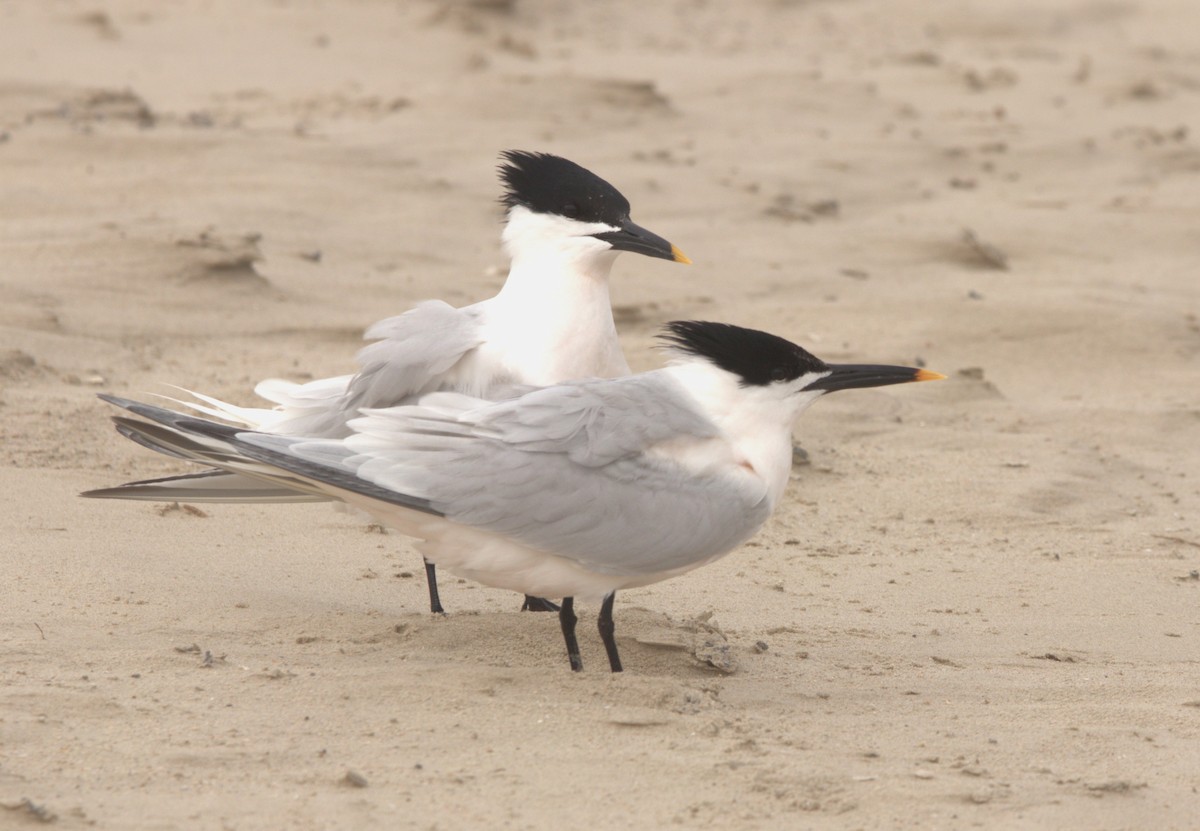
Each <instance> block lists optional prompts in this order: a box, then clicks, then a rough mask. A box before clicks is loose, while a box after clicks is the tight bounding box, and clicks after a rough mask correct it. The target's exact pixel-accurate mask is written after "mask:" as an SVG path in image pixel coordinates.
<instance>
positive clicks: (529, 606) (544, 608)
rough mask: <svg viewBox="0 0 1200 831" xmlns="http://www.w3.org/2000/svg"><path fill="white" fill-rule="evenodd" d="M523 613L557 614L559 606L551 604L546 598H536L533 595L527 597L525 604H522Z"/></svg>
mask: <svg viewBox="0 0 1200 831" xmlns="http://www.w3.org/2000/svg"><path fill="white" fill-rule="evenodd" d="M521 611H522V612H557V611H558V604H557V603H551V602H550V601H549V600H547V599H546V598H544V597H534V596H533V595H532V594H527V595H525V602H524V603H522V604H521Z"/></svg>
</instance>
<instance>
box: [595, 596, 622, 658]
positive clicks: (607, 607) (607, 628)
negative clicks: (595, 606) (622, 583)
mask: <svg viewBox="0 0 1200 831" xmlns="http://www.w3.org/2000/svg"><path fill="white" fill-rule="evenodd" d="M616 599H617V593H616V592H609V593H608V594H606V595H604V602H603V603H601V604H600V617H598V618H597V619H596V623H597V625H598V626H599V627H600V640H602V641H604V650H605V651H606V652H607V653H608V665H609V666H610V667H612V671H613V672H620V671H621V656H620V655H618V654H617V639H616V638H614V637H613V632H614V631H616V626H615V625H614V624H613V618H612V607H613V601H614V600H616Z"/></svg>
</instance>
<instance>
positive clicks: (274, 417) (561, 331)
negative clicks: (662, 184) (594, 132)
mask: <svg viewBox="0 0 1200 831" xmlns="http://www.w3.org/2000/svg"><path fill="white" fill-rule="evenodd" d="M502 159H503V163H502V164H501V166H500V168H499V174H500V179H501V181H502V182H503V184H504V194H503V196H502V197H501V200H500V201H501V203H502V205H503V206H504V208H505V215H506V221H505V225H504V231H503V234H502V237H501V239H502V241H503V244H504V248H505V250H506V252H507V253H508V255H509V256H510V257H511V259H512V265H511V268H510V270H509V273H508V277H507V279H506V280H505V283H504V286H503V287H502V288H501V289H500V292H499V293H498V294H497V295H496V296H495V297H492V298H490V299H488V300H484V301H482V302H479V303H475V304H474V305H470V306H464V307H462V308H455V307H453V306H451V305H449V304H447V303H444V302H442V301H439V300H432V301H428V302H425V303H422V304H420V305H418V306H417V307H416V308H414V309H412V310H411V311H409V312H406V313H405V314H402V315H399V316H397V317H391V318H388V319H386V320H383V321H380V322H379V323H376V324H375V325H373V326H371V327H370V328H369V329H367V331H366V334H365V336H364V337H365V339H367V340H371V341H374V343H372V344H370V345H369V346H367V347H365V348H363V349H362V350H361V351H360V352H359V353H358V355H357V363H358V366H359V370H358V372H357V373H356V374H354V375H343V376H339V377H335V378H323V379H320V380H316V381H310V382H308V383H303V384H297V383H292V382H290V381H283V380H278V379H272V380H267V381H263V382H261V383H260V384H258V385H257V386H256V387H255V392H256V393H257V394H258V395H259V397H261V398H264V399H266V400H267V401H270V402H272V403H273V404H274V405H275V406H274V408H272V409H265V408H255V407H238V406H235V405H233V404H228V403H226V402H224V401H219V400H217V399H215V398H212V397H211V396H207V395H203V394H199V393H195V392H191V391H186V392H188V394H189V395H191V396H193V397H194V398H195V399H196V400H197V401H198V402H201V403H195V402H188V401H181V402H178V403H182V404H184V405H185V406H188V407H191V408H192V409H194V410H196V411H198V412H202V413H206V414H208V415H212V416H216V417H218V418H222V419H225V420H227V421H230V422H232V423H234V424H237V425H239V426H241V427H248V428H250V429H252V430H255V431H258V432H265V433H276V434H283V435H288V436H292V437H299V436H302V437H309V438H343V437H345V436H347V435H349V434H350V432H351V427H350V426H349V422H350V421H351V419H354V418H356V417H358V415H359V412H360V411H361V410H362V409H364V408H381V407H393V406H396V405H399V404H404V403H408V402H411V401H414V400H415V399H416V397H417V396H420V395H424V394H427V393H430V392H435V391H439V390H441V391H444V390H454V391H459V392H464V393H467V394H470V395H472V396H477V397H480V398H486V399H491V398H499V397H502V396H504V395H505V394H507V391H508V390H510V389H512V388H514V387H516V386H518V385H534V386H545V385H548V384H556V383H560V382H562V381H569V380H574V379H579V378H613V377H617V376H622V375H627V374H629V371H630V370H629V364H628V363H626V361H625V356H624V354H623V353H622V351H621V345H620V343H619V341H618V340H617V331H616V326H615V324H614V322H613V315H612V304H611V301H610V299H609V291H608V278H609V273H610V271H611V270H612V267H613V263H614V261H615V260H616V257H617V255H618V254H619V253H620V252H622V251H632V252H634V253H637V254H643V255H645V256H648V257H654V258H658V259H664V260H673V261H674V262H679V263H685V264H687V263H690V262H691V260H689V259H688V258H687V257H686V256H685V255H684V254H683V252H682V251H680V250H679V249H678V248H676V247H675V246H674V245H672V244H671V243H669V242H667V240H665V239H663V238H662V237H660V236H658V235H657V234H654V233H651V232H650V231H648V230H646V229H645V228H643V227H641V226H640V225H638V224H636V223H635V222H634V221H633V220H632V219H631V218H630V206H629V200H627V199H626V198H625V197H624V196H623V195H622V194H621V193H620V191H618V190H617V189H616V188H615V187H613V186H612V185H611V184H609V183H608V182H606V181H605V180H604V179H601V178H600V177H599V176H597V175H596V174H594V173H592V172H591V171H589V170H586V169H585V168H583V167H581V166H579V165H578V164H576V163H575V162H572V161H569V160H568V159H564V158H562V157H560V156H554V155H551V154H549V153H531V152H526V151H522V150H509V151H506V152H504V153H503V154H502ZM90 495H91V496H96V497H108V498H115V499H140V500H150V501H160V502H162V501H187V502H304V501H323V500H326V499H328V497H327V496H325V495H323V494H321V493H317V492H308V493H297V492H296V491H295V490H291V489H287V488H280V487H277V486H275V485H273V484H271V483H267V482H263V481H262V480H261V479H256V478H253V477H247V476H245V475H242V474H241V473H239V472H236V471H226V470H211V471H205V472H201V473H191V474H185V475H181V476H170V477H166V478H162V479H153V480H147V481H144V482H135V483H131V484H129V485H126V486H124V487H121V488H113V489H109V490H102V491H95V492H92V493H91V494H90ZM426 575H427V577H428V582H429V602H430V608H431V609H432V610H433V611H434V612H441V611H442V604H441V599H440V597H439V594H438V589H437V576H436V571H435V568H434V565H433V564H432V563H429V562H426ZM522 608H528V609H532V610H536V611H550V610H556V609H557V607H556V606H554V604H552V603H548V602H546V601H544V600H541V599H540V598H537V597H527V598H526V599H525V605H524V606H523V607H522Z"/></svg>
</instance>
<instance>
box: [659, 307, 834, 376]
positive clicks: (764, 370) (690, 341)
mask: <svg viewBox="0 0 1200 831" xmlns="http://www.w3.org/2000/svg"><path fill="white" fill-rule="evenodd" d="M664 328H665V329H666V331H665V332H664V333H663V334H662V335H660V336H659V337H660V338H662V340H664V341H666V342H667V343H668V344H670V345H671V346H672V347H674V348H675V349H678V350H680V351H681V352H685V353H687V354H689V355H696V356H697V357H700V358H706V359H708V360H710V361H712V362H713V363H714V364H716V365H717V366H719V367H720V368H721V369H724V370H725V371H727V372H732V373H733V374H734V375H737V376H738V377H739V378H741V379H742V382H741V383H742V386H743V387H746V386H766V385H767V384H773V383H777V382H780V381H794V380H796V379H797V378H799V377H800V376H801V375H805V374H807V373H809V372H825V371H826V370H828V369H829V367H828V365H826V363H825V362H824V361H822V360H821V359H820V358H818V357H816V356H815V355H813V354H811V353H809V352H807V351H805V350H804V349H801V348H800V347H799V346H797V345H796V344H794V343H792V342H791V341H789V340H784V339H783V338H781V337H778V336H776V335H771V334H768V333H766V332H760V331H758V330H757V329H744V328H742V327H741V326H733V325H732V324H729V323H709V322H708V321H705V320H674V321H671V322H670V323H668V324H667V325H666V326H665V327H664Z"/></svg>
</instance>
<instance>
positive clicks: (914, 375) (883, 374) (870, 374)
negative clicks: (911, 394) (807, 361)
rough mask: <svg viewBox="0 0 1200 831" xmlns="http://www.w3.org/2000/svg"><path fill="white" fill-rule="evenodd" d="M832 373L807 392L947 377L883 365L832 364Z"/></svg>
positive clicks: (938, 379) (922, 370) (815, 383)
mask: <svg viewBox="0 0 1200 831" xmlns="http://www.w3.org/2000/svg"><path fill="white" fill-rule="evenodd" d="M829 369H830V373H829V374H828V375H826V376H825V377H824V378H822V379H820V380H819V381H815V382H813V383H811V384H809V385H808V386H807V387H805V389H806V390H824V391H825V392H836V391H837V390H853V389H859V388H862V387H886V386H888V385H889V384H909V383H912V382H914V381H941V380H943V379H944V378H945V377H946V376H945V375H942V374H941V373H940V372H930V371H929V370H928V369H916V368H914V367H911V366H884V365H882V364H830V365H829Z"/></svg>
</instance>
